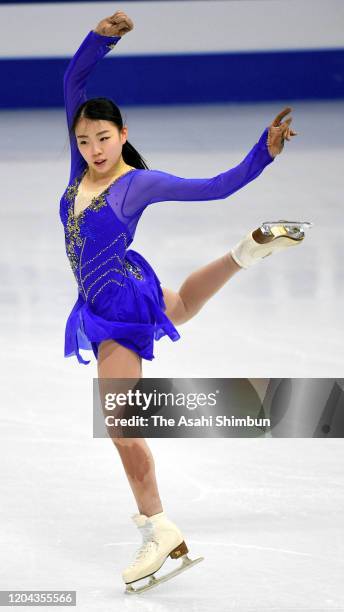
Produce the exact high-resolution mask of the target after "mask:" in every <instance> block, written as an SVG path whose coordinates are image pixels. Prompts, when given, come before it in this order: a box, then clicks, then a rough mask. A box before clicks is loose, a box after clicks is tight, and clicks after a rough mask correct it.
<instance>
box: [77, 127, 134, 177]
mask: <svg viewBox="0 0 344 612" xmlns="http://www.w3.org/2000/svg"><path fill="white" fill-rule="evenodd" d="M127 135H128V128H127V127H126V126H125V127H123V128H122V130H120V129H119V128H118V127H117V126H116V125H115V124H114V123H112V122H111V121H105V120H104V119H86V118H85V117H82V118H81V119H79V121H78V123H77V125H76V128H75V136H76V140H77V143H78V149H79V151H80V153H81V155H82V157H83V158H84V160H85V161H86V162H87V164H88V166H89V167H91V168H92V169H93V170H94V171H95V172H97V173H99V174H106V173H108V172H109V171H110V170H111V168H112V167H113V166H114V165H116V164H117V163H118V162H119V160H120V157H121V155H122V146H123V145H124V143H125V142H126V140H127ZM99 162H102V163H99Z"/></svg>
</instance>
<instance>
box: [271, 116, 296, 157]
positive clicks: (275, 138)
mask: <svg viewBox="0 0 344 612" xmlns="http://www.w3.org/2000/svg"><path fill="white" fill-rule="evenodd" d="M291 110H292V109H291V108H290V106H287V107H286V108H284V109H283V110H282V111H281V112H280V113H278V115H277V116H276V117H275V119H274V120H273V122H272V123H271V125H270V126H269V134H268V142H267V145H268V149H269V153H270V155H271V156H272V157H276V155H278V154H279V153H282V151H283V147H284V140H290V137H291V136H296V135H297V132H294V130H292V129H291V128H290V127H289V126H290V123H291V122H292V120H293V119H292V117H289V118H288V119H286V120H285V121H283V123H281V120H282V119H283V117H285V116H286V115H288V114H289V113H290V111H291Z"/></svg>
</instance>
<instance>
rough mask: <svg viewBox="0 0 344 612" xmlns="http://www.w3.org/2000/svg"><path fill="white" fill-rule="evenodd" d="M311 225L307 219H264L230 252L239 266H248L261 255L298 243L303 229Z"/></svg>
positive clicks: (265, 255)
mask: <svg viewBox="0 0 344 612" xmlns="http://www.w3.org/2000/svg"><path fill="white" fill-rule="evenodd" d="M312 225H313V223H311V222H309V221H283V220H280V221H265V222H264V223H262V224H261V226H260V227H258V228H257V229H256V230H254V231H253V232H250V233H249V234H248V235H247V236H246V237H245V238H244V239H243V240H241V241H240V242H239V243H238V244H237V245H236V246H235V247H234V248H233V249H232V250H231V252H230V254H231V256H232V257H233V259H234V261H236V263H237V264H238V265H239V266H241V268H249V267H250V266H251V265H252V264H254V263H256V262H257V261H259V260H260V259H262V258H263V257H268V255H271V254H272V253H276V252H277V251H281V250H282V249H284V248H286V247H289V246H297V245H298V244H300V243H301V242H302V241H303V239H304V237H305V229H308V228H310V227H312Z"/></svg>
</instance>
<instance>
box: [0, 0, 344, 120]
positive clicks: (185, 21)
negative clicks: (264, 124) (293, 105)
mask: <svg viewBox="0 0 344 612" xmlns="http://www.w3.org/2000/svg"><path fill="white" fill-rule="evenodd" d="M116 10H123V11H125V12H127V13H128V15H129V16H130V17H131V18H132V19H133V22H134V30H133V31H132V32H130V33H129V34H128V35H126V36H124V37H123V38H122V40H120V41H119V43H118V44H117V46H116V47H115V49H113V50H112V51H111V52H110V53H109V54H108V56H107V57H106V59H105V60H104V61H103V62H100V64H99V65H98V66H97V68H96V70H95V71H94V74H93V75H92V78H91V80H90V83H89V88H88V95H89V96H90V97H93V96H97V95H104V96H109V97H112V98H113V99H114V100H115V101H116V102H117V103H118V104H119V105H144V104H149V105H152V104H159V105H161V104H188V103H190V104H197V103H212V102H260V101H273V100H284V101H288V102H291V101H292V100H300V99H307V100H312V99H313V100H319V99H324V100H325V99H340V98H344V34H343V32H344V2H342V0H288V1H285V2H284V1H283V0H228V1H226V0H222V1H216V0H212V1H207V2H202V1H199V0H191V1H189V2H186V1H178V0H176V1H173V2H164V1H161V0H160V1H155V2H145V1H135V2H128V1H124V2H120V3H117V4H116V6H114V4H113V3H112V2H77V3H75V2H40V3H38V2H35V3H31V2H22V3H14V2H2V3H0V36H1V48H0V94H1V95H0V107H1V108H8V109H11V108H35V107H36V108H38V107H40V108H42V107H44V108H48V107H59V106H62V105H63V90H62V83H63V74H64V71H65V69H66V67H67V65H68V62H69V59H70V57H71V56H72V55H73V53H74V52H75V51H76V49H77V48H78V47H79V45H80V44H81V42H82V40H83V38H84V37H85V36H86V34H87V33H88V32H89V31H90V30H91V29H93V28H94V27H95V26H96V24H97V22H98V21H99V20H100V19H102V18H103V17H104V16H106V15H109V14H111V13H113V12H115V11H116ZM209 15H211V19H210V18H209ZM19 16H20V19H19Z"/></svg>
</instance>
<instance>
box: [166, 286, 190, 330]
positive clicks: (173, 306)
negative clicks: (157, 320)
mask: <svg viewBox="0 0 344 612" xmlns="http://www.w3.org/2000/svg"><path fill="white" fill-rule="evenodd" d="M163 294H164V301H165V304H166V310H165V315H166V316H167V317H168V318H169V319H170V320H171V321H172V323H174V324H175V325H181V324H182V323H185V322H186V321H187V320H188V319H189V318H190V317H189V313H188V311H187V307H186V304H185V302H184V300H183V298H182V296H181V295H180V293H179V292H176V291H172V290H171V289H167V288H166V287H163Z"/></svg>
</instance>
